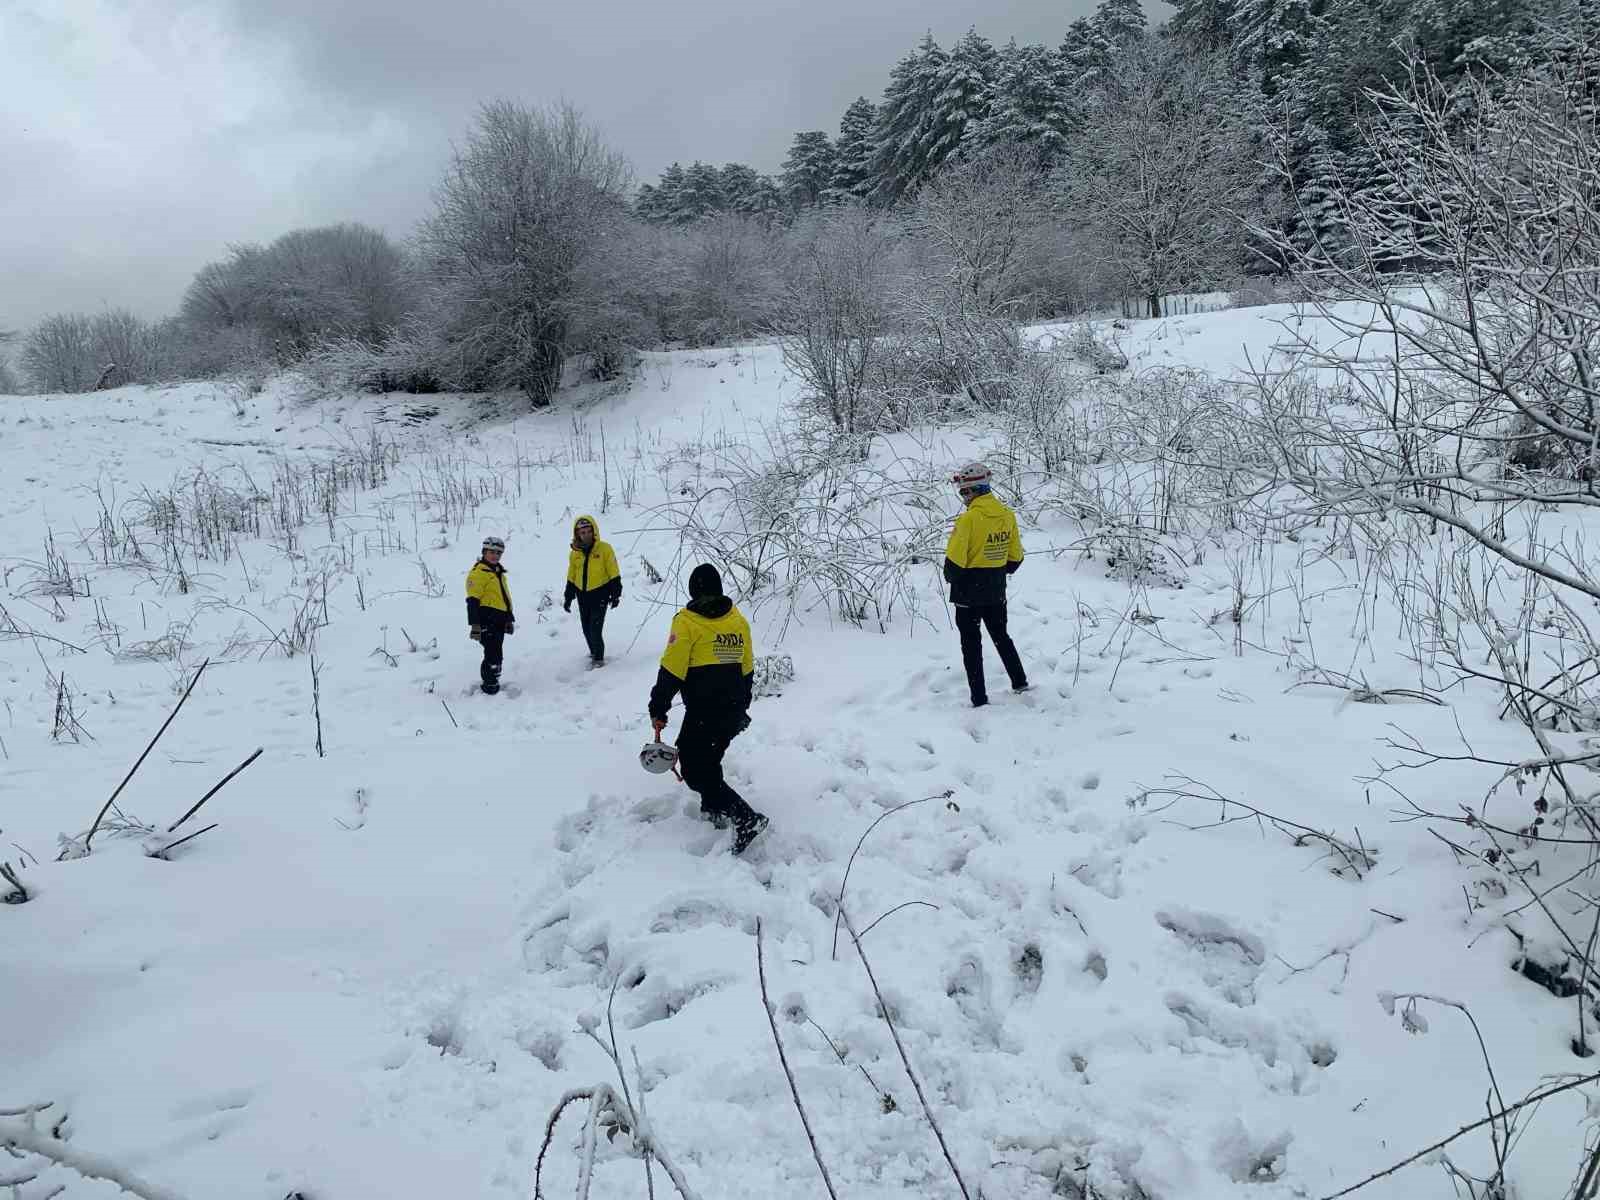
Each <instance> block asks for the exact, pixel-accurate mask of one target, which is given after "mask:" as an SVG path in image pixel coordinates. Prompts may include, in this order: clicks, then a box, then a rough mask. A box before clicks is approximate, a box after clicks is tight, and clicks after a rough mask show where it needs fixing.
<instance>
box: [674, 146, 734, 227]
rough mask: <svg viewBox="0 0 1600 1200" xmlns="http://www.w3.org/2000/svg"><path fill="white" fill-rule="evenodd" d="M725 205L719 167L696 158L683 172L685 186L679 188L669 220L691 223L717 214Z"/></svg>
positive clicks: (675, 223)
mask: <svg viewBox="0 0 1600 1200" xmlns="http://www.w3.org/2000/svg"><path fill="white" fill-rule="evenodd" d="M724 207H725V205H724V201H723V197H722V179H721V176H720V174H719V172H718V171H717V168H716V167H714V166H712V165H711V164H710V163H704V162H701V161H699V160H698V159H696V160H695V162H694V163H693V164H692V165H691V166H690V167H689V169H688V170H687V171H685V172H684V173H683V186H682V187H681V188H680V189H679V190H678V194H677V196H676V197H675V202H674V204H673V206H672V209H671V210H670V213H669V216H668V220H670V221H671V222H672V223H673V224H674V225H690V224H693V223H694V222H695V221H700V220H703V219H705V218H706V217H710V216H715V215H716V214H717V213H719V212H721V211H722V210H723V208H724Z"/></svg>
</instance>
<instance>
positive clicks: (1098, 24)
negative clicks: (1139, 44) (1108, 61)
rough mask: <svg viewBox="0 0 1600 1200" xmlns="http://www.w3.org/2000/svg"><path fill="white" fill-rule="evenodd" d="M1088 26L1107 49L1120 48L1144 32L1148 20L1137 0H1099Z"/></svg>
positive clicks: (1138, 37)
mask: <svg viewBox="0 0 1600 1200" xmlns="http://www.w3.org/2000/svg"><path fill="white" fill-rule="evenodd" d="M1089 26H1090V28H1091V29H1093V31H1094V34H1095V37H1096V39H1097V40H1098V42H1099V43H1100V45H1101V46H1102V47H1103V48H1104V49H1105V50H1107V51H1112V50H1120V49H1123V48H1124V47H1126V46H1129V45H1131V44H1132V43H1134V42H1136V41H1138V40H1139V39H1140V38H1142V37H1143V36H1144V34H1145V29H1146V28H1147V26H1148V22H1147V21H1146V19H1145V15H1144V5H1142V4H1141V3H1140V2H1139V0H1100V3H1099V5H1098V6H1097V7H1096V8H1095V10H1094V16H1093V17H1092V18H1091V19H1090V21H1089Z"/></svg>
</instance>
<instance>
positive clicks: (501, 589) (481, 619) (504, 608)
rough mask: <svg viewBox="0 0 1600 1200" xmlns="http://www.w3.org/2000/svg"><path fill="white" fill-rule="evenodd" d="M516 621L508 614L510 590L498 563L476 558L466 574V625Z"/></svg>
mask: <svg viewBox="0 0 1600 1200" xmlns="http://www.w3.org/2000/svg"><path fill="white" fill-rule="evenodd" d="M515 619H516V618H515V617H514V616H513V615H512V611H511V589H510V588H508V587H507V586H506V569H505V568H504V567H502V566H501V565H500V564H499V563H492V564H491V563H486V562H484V561H483V559H481V558H480V559H479V560H478V561H477V562H475V563H473V564H472V569H471V570H470V571H468V572H467V623H468V624H469V625H491V624H493V625H499V624H501V623H503V622H507V621H512V620H515Z"/></svg>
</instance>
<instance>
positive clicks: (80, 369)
mask: <svg viewBox="0 0 1600 1200" xmlns="http://www.w3.org/2000/svg"><path fill="white" fill-rule="evenodd" d="M18 365H19V366H20V367H21V368H22V373H23V374H24V375H25V376H26V377H27V379H28V382H29V383H31V384H32V385H33V387H34V388H35V389H36V390H38V391H42V392H81V391H83V390H85V389H86V388H87V387H88V386H89V385H90V384H91V383H93V382H94V381H95V377H96V376H97V375H98V374H99V373H100V368H101V366H102V365H103V364H101V363H97V362H96V361H95V353H94V330H93V323H92V321H91V320H90V318H88V317H86V316H83V315H82V314H81V313H58V314H56V315H55V316H52V317H46V318H45V319H44V320H42V321H40V322H39V323H38V324H37V325H35V326H34V327H33V328H32V329H30V330H29V331H28V335H27V336H26V337H25V338H23V340H22V354H21V355H20V357H19V359H18Z"/></svg>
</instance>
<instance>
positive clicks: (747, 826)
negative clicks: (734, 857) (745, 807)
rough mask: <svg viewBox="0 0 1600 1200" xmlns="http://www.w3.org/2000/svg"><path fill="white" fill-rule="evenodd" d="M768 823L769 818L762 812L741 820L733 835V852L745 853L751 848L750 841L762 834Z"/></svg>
mask: <svg viewBox="0 0 1600 1200" xmlns="http://www.w3.org/2000/svg"><path fill="white" fill-rule="evenodd" d="M767 824H768V821H767V818H766V816H765V815H764V814H762V813H756V814H755V815H753V816H751V817H749V818H748V819H746V820H744V821H742V822H740V824H739V826H738V827H737V829H736V830H735V831H734V835H733V852H734V853H735V854H743V853H744V852H745V851H746V850H748V849H750V843H751V842H753V841H755V840H756V839H757V838H758V837H760V836H761V833H762V830H764V829H766V827H767Z"/></svg>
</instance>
